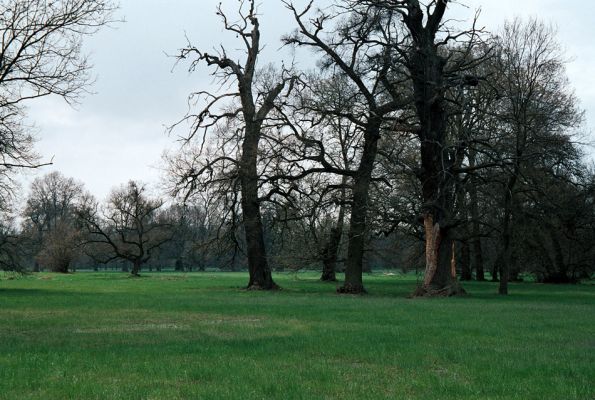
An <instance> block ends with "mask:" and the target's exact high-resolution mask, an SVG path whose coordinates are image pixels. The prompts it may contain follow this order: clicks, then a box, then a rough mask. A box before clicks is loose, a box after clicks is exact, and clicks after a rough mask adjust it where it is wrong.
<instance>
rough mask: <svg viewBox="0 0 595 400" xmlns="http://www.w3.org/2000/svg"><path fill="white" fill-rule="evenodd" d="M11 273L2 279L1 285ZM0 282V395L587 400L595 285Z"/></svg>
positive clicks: (227, 277)
mask: <svg viewBox="0 0 595 400" xmlns="http://www.w3.org/2000/svg"><path fill="white" fill-rule="evenodd" d="M7 277H8V278H14V276H5V278H7ZM275 279H276V280H277V282H278V283H279V284H280V285H281V286H282V287H283V290H281V291H278V292H272V293H266V292H248V291H244V290H242V289H241V287H242V286H243V285H245V284H246V283H247V277H246V275H245V274H241V273H191V274H173V273H162V274H146V275H144V277H142V278H137V279H134V278H129V277H128V276H127V275H125V274H121V273H103V274H102V273H76V274H70V275H54V274H33V275H28V276H25V277H23V278H18V279H2V278H1V276H0V398H1V399H19V400H20V399H198V398H204V399H228V398H231V399H269V398H271V399H325V398H326V399H348V398H350V399H383V398H388V399H474V400H476V399H523V400H528V399H539V400H546V399H561V400H570V399H593V398H595V387H594V385H595V286H593V285H588V284H585V285H578V286H545V285H538V284H530V283H526V284H512V285H511V288H510V291H511V295H510V296H508V297H499V296H498V295H496V294H494V293H495V292H496V289H497V288H496V285H495V284H494V283H477V282H473V283H465V287H466V288H467V290H468V292H469V293H470V296H469V297H466V298H455V299H416V300H411V299H407V298H406V296H407V294H408V293H410V292H411V291H412V290H413V288H414V287H415V284H416V282H415V278H414V277H410V276H405V277H404V276H398V275H384V274H374V275H368V276H366V277H365V283H366V287H367V288H368V290H369V292H370V294H368V295H365V296H345V295H337V294H335V293H334V285H332V284H325V283H321V282H318V281H317V279H316V275H315V274H311V273H305V274H276V275H275Z"/></svg>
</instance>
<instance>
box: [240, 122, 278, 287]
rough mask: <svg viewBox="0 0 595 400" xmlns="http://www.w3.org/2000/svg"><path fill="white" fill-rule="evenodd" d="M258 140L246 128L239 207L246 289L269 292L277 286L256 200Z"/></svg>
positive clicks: (250, 128) (255, 129) (255, 130)
mask: <svg viewBox="0 0 595 400" xmlns="http://www.w3.org/2000/svg"><path fill="white" fill-rule="evenodd" d="M259 139H260V127H259V126H254V124H247V125H246V137H245V138H244V143H243V146H242V150H243V152H242V158H241V166H240V183H241V189H242V202H241V205H242V217H243V222H244V233H245V237H246V253H247V256H248V271H249V273H250V280H249V282H248V289H251V290H271V289H276V288H277V285H276V284H275V282H274V281H273V277H272V274H271V269H270V268H269V265H268V261H267V257H266V248H265V243H264V232H263V227H262V216H261V213H260V201H259V199H258V172H257V167H256V164H257V159H258V142H259Z"/></svg>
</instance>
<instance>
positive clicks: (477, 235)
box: [468, 148, 485, 281]
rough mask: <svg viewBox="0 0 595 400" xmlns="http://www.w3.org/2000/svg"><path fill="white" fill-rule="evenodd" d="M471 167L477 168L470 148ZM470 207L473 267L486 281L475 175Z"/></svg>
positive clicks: (476, 274)
mask: <svg viewBox="0 0 595 400" xmlns="http://www.w3.org/2000/svg"><path fill="white" fill-rule="evenodd" d="M468 158H469V167H470V168H475V165H476V154H475V149H473V148H471V149H469V153H468ZM468 187H469V202H470V204H469V208H470V212H471V237H472V239H471V250H472V253H473V269H475V279H477V280H478V281H485V273H484V267H483V253H482V248H481V228H480V215H479V200H478V197H477V181H476V178H475V177H474V176H472V177H471V179H470V180H469V185H468Z"/></svg>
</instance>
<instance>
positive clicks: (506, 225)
mask: <svg viewBox="0 0 595 400" xmlns="http://www.w3.org/2000/svg"><path fill="white" fill-rule="evenodd" d="M516 180H517V173H516V169H515V173H514V174H513V175H512V176H511V177H510V178H509V179H508V183H507V184H506V188H505V193H504V219H503V221H502V238H501V242H502V244H501V256H500V257H499V259H500V260H501V262H500V285H499V286H498V293H499V294H501V295H507V294H508V281H509V279H510V261H511V260H510V238H511V236H512V233H511V228H512V226H511V220H512V207H513V190H514V187H515V184H516Z"/></svg>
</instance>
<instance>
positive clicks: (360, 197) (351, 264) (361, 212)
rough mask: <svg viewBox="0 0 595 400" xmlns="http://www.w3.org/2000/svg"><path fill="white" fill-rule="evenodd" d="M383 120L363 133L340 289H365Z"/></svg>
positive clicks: (344, 291) (354, 180)
mask: <svg viewBox="0 0 595 400" xmlns="http://www.w3.org/2000/svg"><path fill="white" fill-rule="evenodd" d="M380 123H381V121H380V120H378V121H374V120H372V121H371V122H370V123H369V124H368V127H367V128H368V129H366V131H365V133H364V150H363V153H362V158H361V160H360V164H359V168H358V170H357V173H356V175H355V177H354V179H353V199H352V205H351V220H350V224H349V246H348V250H347V264H346V266H345V283H344V284H343V286H341V287H340V288H339V289H338V291H339V293H365V292H366V290H365V289H364V284H363V279H362V274H363V259H364V248H365V239H366V219H367V215H368V199H369V194H370V181H371V180H372V171H373V170H374V162H375V160H376V154H377V152H378V139H380Z"/></svg>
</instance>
